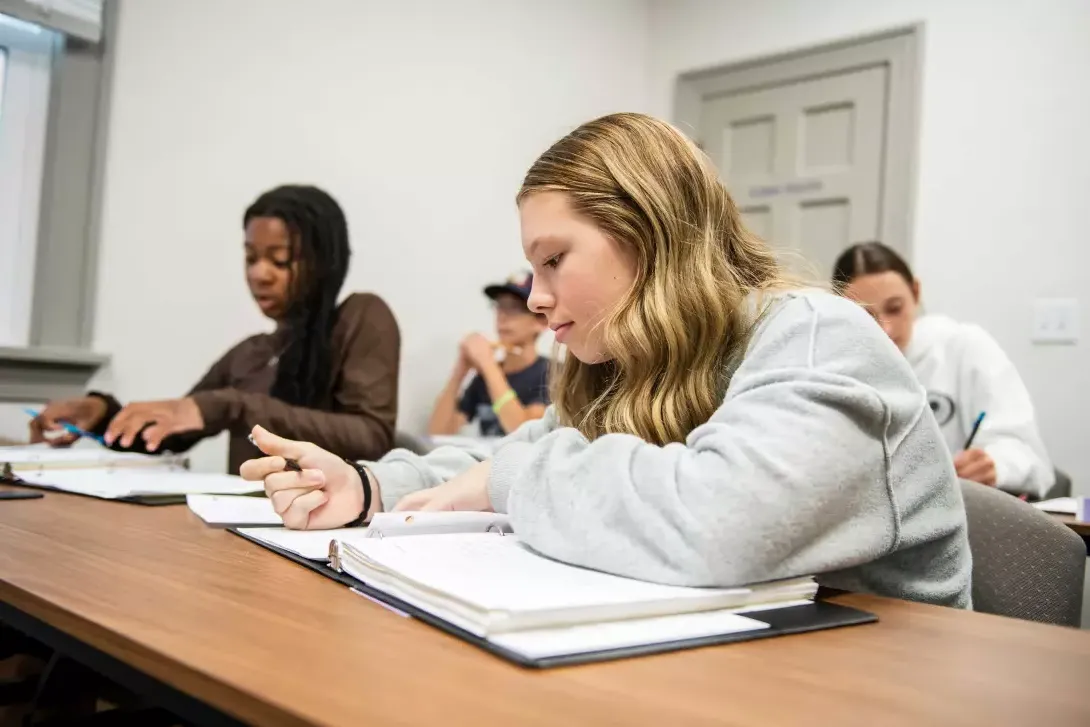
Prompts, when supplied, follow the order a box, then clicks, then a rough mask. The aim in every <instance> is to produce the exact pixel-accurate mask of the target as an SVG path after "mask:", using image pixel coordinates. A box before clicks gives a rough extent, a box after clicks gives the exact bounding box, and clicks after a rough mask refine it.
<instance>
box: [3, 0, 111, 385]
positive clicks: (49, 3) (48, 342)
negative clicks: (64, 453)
mask: <svg viewBox="0 0 1090 727" xmlns="http://www.w3.org/2000/svg"><path fill="white" fill-rule="evenodd" d="M104 11H105V12H104ZM116 18H117V5H116V3H115V2H112V1H110V2H107V3H106V4H105V5H103V2H102V0H0V59H2V65H0V402H5V401H8V402H33V401H44V400H46V399H48V398H51V397H56V396H71V395H74V394H76V393H79V392H80V391H83V390H84V388H85V387H86V385H87V383H88V381H89V379H90V377H91V376H93V375H94V373H95V371H97V370H98V368H99V367H100V366H102V365H103V364H104V363H105V362H106V361H108V357H107V356H103V355H100V354H96V353H94V352H92V351H90V350H89V346H90V340H91V333H92V331H91V322H92V321H93V317H94V298H95V296H94V293H95V290H94V288H95V270H96V251H97V236H98V211H99V208H100V206H101V202H100V199H99V194H100V190H101V188H102V184H101V180H102V165H103V159H104V157H105V154H104V151H103V149H104V144H105V138H106V133H105V131H106V110H107V109H108V107H109V104H108V90H109V70H110V63H109V60H110V56H109V54H108V51H107V49H108V48H109V47H111V45H112V44H111V43H108V42H106V40H105V39H104V36H109V35H110V34H111V33H112V32H113V29H114V28H115V27H116ZM111 37H112V36H111Z"/></svg>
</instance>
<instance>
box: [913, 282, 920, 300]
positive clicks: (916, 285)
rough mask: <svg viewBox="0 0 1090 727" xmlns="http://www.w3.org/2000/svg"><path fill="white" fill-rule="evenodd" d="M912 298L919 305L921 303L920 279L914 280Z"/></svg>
mask: <svg viewBox="0 0 1090 727" xmlns="http://www.w3.org/2000/svg"><path fill="white" fill-rule="evenodd" d="M912 298H913V299H914V300H915V301H916V302H917V303H919V302H920V279H919V278H914V279H913V280H912Z"/></svg>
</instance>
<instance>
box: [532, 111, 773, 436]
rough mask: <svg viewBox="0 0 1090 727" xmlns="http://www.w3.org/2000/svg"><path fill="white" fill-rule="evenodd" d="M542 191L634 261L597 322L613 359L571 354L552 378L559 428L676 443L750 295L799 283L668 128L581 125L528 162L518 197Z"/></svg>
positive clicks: (715, 395)
mask: <svg viewBox="0 0 1090 727" xmlns="http://www.w3.org/2000/svg"><path fill="white" fill-rule="evenodd" d="M545 191H552V192H563V193H564V194H566V195H567V196H568V198H569V200H570V203H571V205H572V207H573V209H574V210H575V211H576V212H577V213H578V214H581V215H583V216H585V217H587V218H588V219H590V220H592V221H593V222H594V223H595V224H596V225H597V226H598V227H599V229H601V230H602V231H603V232H604V233H605V234H606V235H608V236H609V237H611V238H612V239H614V240H615V241H617V242H619V243H621V244H623V245H627V246H629V247H630V248H631V250H632V251H633V252H634V254H635V259H636V261H637V262H636V279H635V283H634V284H633V285H632V287H631V288H630V289H629V291H628V293H627V294H626V295H625V296H623V298H622V300H620V301H619V303H618V304H617V305H616V307H615V308H614V309H613V310H612V311H611V312H609V313H608V314H607V316H606V317H605V319H604V320H603V327H602V334H603V336H604V343H605V350H606V351H608V352H609V354H610V360H609V361H607V362H605V363H598V364H586V363H583V362H581V361H579V360H577V359H576V358H575V357H574V356H570V355H569V356H567V357H566V360H565V361H564V362H563V363H562V364H559V365H557V367H556V368H555V369H554V371H553V376H552V383H551V387H550V388H551V394H552V400H553V404H554V406H555V408H556V413H557V415H558V416H559V419H560V423H561V424H562V425H563V426H571V427H576V428H578V429H579V430H580V431H581V432H582V433H583V434H584V435H585V436H586V437H588V438H589V439H595V438H597V437H599V436H602V435H604V434H610V433H618V432H620V433H627V434H635V435H637V436H639V437H641V438H642V439H644V440H646V441H648V442H653V443H656V444H666V443H669V442H682V441H684V440H685V437H686V436H687V435H688V434H689V432H691V431H692V430H693V429H694V428H696V427H697V426H698V425H700V424H703V423H704V422H706V421H707V420H708V419H709V418H710V417H711V415H712V413H713V412H714V411H715V410H716V409H717V408H718V407H719V405H720V404H721V403H722V401H723V396H724V395H725V393H726V389H727V385H728V384H729V383H730V377H731V374H732V373H733V371H734V369H735V368H736V367H737V364H738V362H739V361H740V360H741V358H742V356H743V354H744V352H745V347H746V345H747V343H748V339H749V334H750V331H751V330H752V327H753V325H754V324H755V322H756V313H757V310H758V306H756V305H755V304H754V302H755V300H758V299H760V298H762V297H763V293H764V292H767V291H769V290H771V289H773V288H786V287H794V283H792V282H791V281H790V280H789V279H788V278H787V277H786V275H785V274H784V273H783V271H782V269H781V266H780V264H779V262H778V261H777V259H776V257H775V255H774V253H773V251H772V250H771V249H770V248H769V246H768V245H767V244H765V243H764V242H763V241H762V240H761V239H760V238H758V237H757V236H756V235H754V234H753V233H751V232H750V231H749V230H747V229H746V228H745V226H744V225H743V224H742V220H741V216H740V215H739V212H738V208H737V207H736V206H735V204H734V201H733V200H732V199H731V197H730V195H729V194H728V193H727V190H726V189H725V188H724V186H723V184H722V183H721V182H720V181H719V177H718V174H717V173H716V170H715V168H714V167H713V165H712V164H711V162H710V161H709V160H708V158H707V157H706V156H705V155H704V154H703V152H701V151H700V150H699V149H697V148H696V146H695V145H694V144H693V143H692V142H691V141H689V139H688V138H686V137H685V135H684V134H682V133H681V132H680V131H678V130H677V129H675V128H674V127H673V126H671V125H669V124H667V123H665V122H663V121H659V120H657V119H654V118H652V117H649V116H644V115H642V114H632V113H623V114H613V115H610V116H605V117H602V118H600V119H597V120H595V121H591V122H588V123H586V124H583V125H582V126H580V127H579V128H578V129H576V130H575V131H573V132H571V133H570V134H568V135H567V136H565V137H564V138H563V139H561V140H560V141H558V142H556V143H555V144H553V145H552V147H550V148H549V150H548V151H546V152H545V153H544V154H542V155H541V157H540V158H539V159H538V160H537V161H536V162H534V164H533V166H531V167H530V171H529V172H527V174H526V178H525V180H524V181H523V184H522V188H521V189H520V190H519V194H518V201H519V202H521V201H522V200H523V199H525V198H526V197H527V196H529V195H533V194H536V193H539V192H545ZM753 294H757V295H756V296H754V297H751V296H753Z"/></svg>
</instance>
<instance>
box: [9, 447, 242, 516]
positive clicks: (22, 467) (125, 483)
mask: <svg viewBox="0 0 1090 727" xmlns="http://www.w3.org/2000/svg"><path fill="white" fill-rule="evenodd" d="M0 482H4V483H7V484H13V485H21V486H24V487H34V488H37V489H43V490H55V491H59V492H66V493H70V494H75V495H85V496H87V497H97V498H100V499H104V500H116V501H119V502H132V503H137V504H140V505H175V504H178V503H184V502H185V500H186V495H187V494H194V493H210V494H224V495H226V494H231V495H244V494H251V493H255V492H260V491H261V490H262V487H261V485H260V484H259V483H253V482H245V481H244V480H243V479H242V478H241V477H236V476H231V475H224V474H208V473H194V472H190V471H189V460H188V459H187V458H186V457H185V456H183V455H176V454H163V455H156V456H152V455H146V454H136V453H132V452H115V451H113V450H109V449H99V448H93V449H92V448H82V447H76V448H71V449H52V448H49V447H40V446H33V445H32V446H27V447H2V448H0Z"/></svg>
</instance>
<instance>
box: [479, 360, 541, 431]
mask: <svg viewBox="0 0 1090 727" xmlns="http://www.w3.org/2000/svg"><path fill="white" fill-rule="evenodd" d="M548 377H549V359H547V358H544V357H538V359H537V360H536V361H534V362H533V363H532V364H530V365H529V366H527V367H526V368H524V369H523V370H522V371H516V372H515V373H513V374H507V383H508V384H510V385H511V388H512V389H514V391H515V395H516V396H518V400H519V403H521V404H522V405H523V406H530V405H531V404H545V405H546V406H548V404H549V382H548ZM458 411H460V412H462V413H463V414H465V415H466V419H467V420H469V421H471V422H472V421H475V420H476V421H478V422H480V427H481V436H482V437H502V436H503V435H504V434H506V433H507V432H504V431H503V427H502V426H501V425H500V419H499V417H497V416H496V412H494V411H492V397H491V396H489V395H488V386H487V385H486V384H485V382H484V379H483V378H481V375H480V374H477V375H476V376H474V377H473V380H472V381H470V382H469V386H467V387H466V389H465V391H464V392H462V400H461V401H460V402H458Z"/></svg>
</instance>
